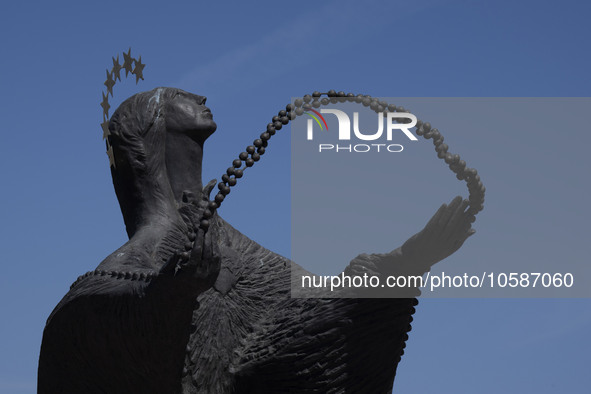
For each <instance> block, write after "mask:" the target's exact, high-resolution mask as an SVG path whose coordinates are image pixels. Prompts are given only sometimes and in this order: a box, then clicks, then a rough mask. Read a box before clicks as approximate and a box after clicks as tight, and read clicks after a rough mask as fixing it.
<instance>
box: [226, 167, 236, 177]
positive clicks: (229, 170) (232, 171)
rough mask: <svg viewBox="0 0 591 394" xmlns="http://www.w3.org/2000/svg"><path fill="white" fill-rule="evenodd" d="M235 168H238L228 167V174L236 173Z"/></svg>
mask: <svg viewBox="0 0 591 394" xmlns="http://www.w3.org/2000/svg"><path fill="white" fill-rule="evenodd" d="M235 170H236V169H235V168H234V167H228V169H227V170H226V174H228V175H230V176H232V175H234V171H235Z"/></svg>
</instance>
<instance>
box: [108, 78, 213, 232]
mask: <svg viewBox="0 0 591 394" xmlns="http://www.w3.org/2000/svg"><path fill="white" fill-rule="evenodd" d="M205 101H206V98H205V97H203V96H198V95H195V94H191V93H188V92H185V91H183V90H180V89H175V88H156V89H154V90H151V91H149V92H143V93H138V94H136V95H134V96H132V97H130V98H128V99H127V100H125V101H124V102H123V103H122V104H121V105H120V106H119V108H117V110H116V111H115V113H114V114H113V116H112V117H111V120H110V123H109V131H110V135H109V142H110V146H111V147H112V149H113V155H114V161H115V166H114V167H111V170H112V176H113V184H114V186H115V192H116V193H117V198H118V199H119V204H120V205H121V210H122V213H123V217H124V220H125V223H126V227H127V229H128V233H130V232H131V233H133V232H134V231H135V227H136V225H137V223H138V215H144V214H145V213H142V212H138V211H139V210H141V207H138V205H141V204H139V203H138V202H139V201H140V200H141V201H142V202H143V203H144V204H148V205H158V203H159V201H162V200H163V199H174V194H173V192H172V190H171V181H170V179H169V176H171V174H170V171H167V163H168V166H172V164H171V162H170V161H171V160H174V159H175V157H171V158H168V159H167V157H166V156H167V149H168V150H173V152H168V155H169V156H176V155H178V154H179V152H178V150H179V149H181V150H183V149H194V150H197V154H196V155H193V157H194V158H195V159H194V160H198V161H199V163H198V165H199V168H200V166H201V163H200V161H201V158H202V149H203V143H204V142H205V140H206V139H207V138H208V137H209V136H210V135H211V134H212V133H213V132H214V131H215V130H216V127H217V126H216V124H215V122H214V121H213V117H212V114H211V111H210V110H209V108H207V107H206V106H205V105H204V104H205ZM175 136H176V137H182V138H184V141H188V142H190V143H189V144H187V143H185V144H179V143H176V144H174V145H173V144H172V143H171V142H170V141H171V139H172V138H176V137H175ZM167 146H168V148H167ZM197 175H198V177H199V182H200V176H201V174H200V173H199V174H197ZM177 182H178V181H177ZM173 183H174V182H173ZM146 201H147V202H146ZM144 208H145V207H144Z"/></svg>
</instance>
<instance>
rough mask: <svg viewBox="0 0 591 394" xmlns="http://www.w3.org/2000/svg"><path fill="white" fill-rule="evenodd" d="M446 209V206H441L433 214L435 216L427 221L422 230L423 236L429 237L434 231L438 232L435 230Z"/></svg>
mask: <svg viewBox="0 0 591 394" xmlns="http://www.w3.org/2000/svg"><path fill="white" fill-rule="evenodd" d="M446 209H447V204H441V206H440V207H439V209H438V210H437V212H435V214H434V215H433V216H432V217H431V219H429V222H428V223H427V225H426V226H425V229H424V230H423V231H424V234H425V236H428V235H430V234H431V233H433V232H434V231H439V230H438V229H437V227H438V225H439V222H440V220H441V217H442V216H443V214H444V212H445V210H446Z"/></svg>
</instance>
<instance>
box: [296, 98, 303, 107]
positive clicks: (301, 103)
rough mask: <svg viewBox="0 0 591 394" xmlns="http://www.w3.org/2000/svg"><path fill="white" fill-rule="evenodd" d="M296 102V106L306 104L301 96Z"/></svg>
mask: <svg viewBox="0 0 591 394" xmlns="http://www.w3.org/2000/svg"><path fill="white" fill-rule="evenodd" d="M294 104H295V106H296V107H298V108H299V107H301V106H302V105H303V104H304V100H302V99H301V98H298V99H295V101H294Z"/></svg>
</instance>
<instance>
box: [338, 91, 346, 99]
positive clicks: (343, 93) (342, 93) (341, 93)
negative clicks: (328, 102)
mask: <svg viewBox="0 0 591 394" xmlns="http://www.w3.org/2000/svg"><path fill="white" fill-rule="evenodd" d="M337 96H338V97H346V96H347V95H346V94H345V92H343V91H342V90H341V91H340V92H338V93H337Z"/></svg>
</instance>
